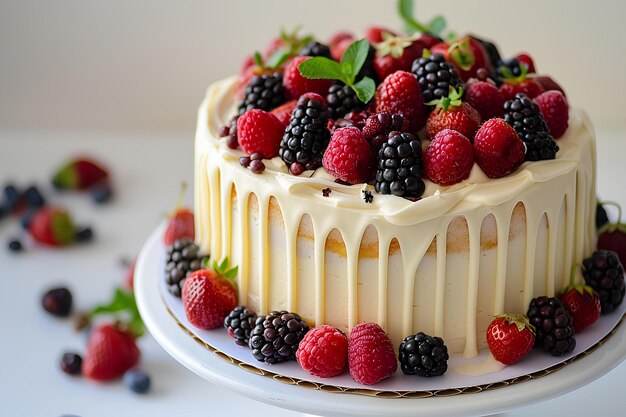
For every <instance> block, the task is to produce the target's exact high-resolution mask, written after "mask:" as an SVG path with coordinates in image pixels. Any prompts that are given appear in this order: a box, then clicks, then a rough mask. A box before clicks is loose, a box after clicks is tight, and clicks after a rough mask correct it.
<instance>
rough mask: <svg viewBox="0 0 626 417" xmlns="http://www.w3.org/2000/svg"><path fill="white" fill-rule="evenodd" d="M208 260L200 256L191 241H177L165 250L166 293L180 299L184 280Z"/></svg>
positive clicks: (196, 247)
mask: <svg viewBox="0 0 626 417" xmlns="http://www.w3.org/2000/svg"><path fill="white" fill-rule="evenodd" d="M207 258H208V256H206V255H202V254H200V248H199V247H198V245H196V244H195V243H193V240H191V239H179V240H177V241H175V242H174V243H173V244H171V245H170V246H168V247H167V249H166V258H165V259H166V260H165V283H166V284H167V289H168V291H169V292H170V293H171V294H172V295H173V296H175V297H180V291H181V289H182V287H183V283H184V279H185V277H187V275H189V274H190V273H192V272H193V271H197V270H198V269H200V268H202V264H203V263H204V261H205V260H206V259H207Z"/></svg>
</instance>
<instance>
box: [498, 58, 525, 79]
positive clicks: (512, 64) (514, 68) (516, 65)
mask: <svg viewBox="0 0 626 417" xmlns="http://www.w3.org/2000/svg"><path fill="white" fill-rule="evenodd" d="M495 67H496V74H497V76H498V78H499V79H501V80H503V79H505V78H506V77H505V75H504V68H506V69H507V70H509V72H510V73H511V74H513V75H514V76H515V77H519V76H520V75H522V66H521V65H520V62H519V60H518V59H517V58H509V59H505V60H501V61H499V62H497V63H496V64H495Z"/></svg>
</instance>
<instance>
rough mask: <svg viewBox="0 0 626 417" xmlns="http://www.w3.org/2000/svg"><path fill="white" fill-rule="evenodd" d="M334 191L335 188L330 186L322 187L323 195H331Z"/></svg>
mask: <svg viewBox="0 0 626 417" xmlns="http://www.w3.org/2000/svg"><path fill="white" fill-rule="evenodd" d="M332 191H333V190H331V189H330V188H322V196H323V197H329V196H330V193H331V192H332Z"/></svg>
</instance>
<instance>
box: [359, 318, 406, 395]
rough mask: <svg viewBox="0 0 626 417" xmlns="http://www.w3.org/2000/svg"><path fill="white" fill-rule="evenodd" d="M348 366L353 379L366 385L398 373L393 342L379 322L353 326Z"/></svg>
mask: <svg viewBox="0 0 626 417" xmlns="http://www.w3.org/2000/svg"><path fill="white" fill-rule="evenodd" d="M348 367H349V369H350V376H352V379H354V380H355V381H356V382H358V383H360V384H364V385H372V384H375V383H377V382H379V381H382V380H383V379H385V378H389V377H390V376H392V375H393V374H394V373H396V369H397V367H398V362H397V359H396V355H395V353H394V351H393V344H392V343H391V339H389V336H387V333H385V331H384V330H383V329H382V328H381V327H380V326H379V325H378V324H375V323H361V324H357V325H356V326H354V327H353V328H352V331H351V332H350V338H349V340H348Z"/></svg>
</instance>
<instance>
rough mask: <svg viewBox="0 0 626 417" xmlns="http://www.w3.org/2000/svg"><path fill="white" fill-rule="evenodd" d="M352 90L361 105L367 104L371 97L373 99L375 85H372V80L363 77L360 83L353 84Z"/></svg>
mask: <svg viewBox="0 0 626 417" xmlns="http://www.w3.org/2000/svg"><path fill="white" fill-rule="evenodd" d="M353 89H354V91H355V92H356V96H357V97H358V98H359V100H361V101H362V102H363V103H368V102H369V101H370V100H371V99H372V97H374V93H375V92H376V84H375V83H374V80H372V79H371V78H370V77H363V79H362V80H361V81H359V82H358V83H356V84H354V87H353Z"/></svg>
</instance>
